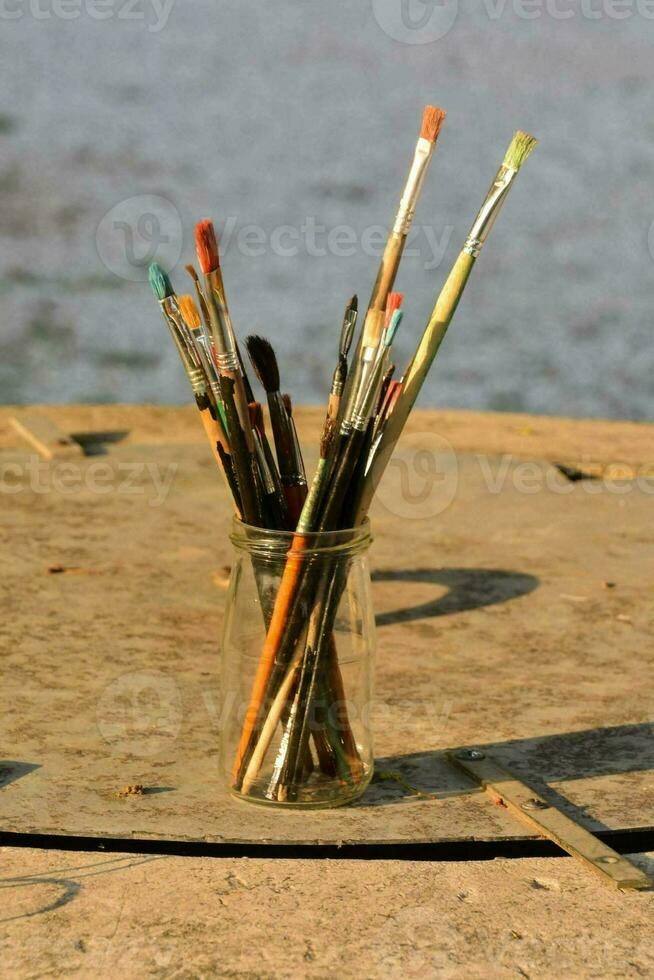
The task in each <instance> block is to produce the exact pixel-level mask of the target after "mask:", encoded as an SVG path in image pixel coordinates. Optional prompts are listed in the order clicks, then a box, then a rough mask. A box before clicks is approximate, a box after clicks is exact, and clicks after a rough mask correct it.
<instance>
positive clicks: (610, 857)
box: [597, 854, 620, 864]
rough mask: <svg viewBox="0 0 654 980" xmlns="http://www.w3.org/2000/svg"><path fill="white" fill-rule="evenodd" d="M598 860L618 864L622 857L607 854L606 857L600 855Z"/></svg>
mask: <svg viewBox="0 0 654 980" xmlns="http://www.w3.org/2000/svg"><path fill="white" fill-rule="evenodd" d="M597 860H598V862H599V863H600V864H617V863H618V861H619V860H620V858H618V857H614V855H613V854H607V855H606V857H598V859H597Z"/></svg>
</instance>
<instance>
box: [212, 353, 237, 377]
mask: <svg viewBox="0 0 654 980" xmlns="http://www.w3.org/2000/svg"><path fill="white" fill-rule="evenodd" d="M216 361H217V363H218V370H219V371H220V373H221V374H240V365H239V363H238V355H237V353H236V351H218V350H217V351H216Z"/></svg>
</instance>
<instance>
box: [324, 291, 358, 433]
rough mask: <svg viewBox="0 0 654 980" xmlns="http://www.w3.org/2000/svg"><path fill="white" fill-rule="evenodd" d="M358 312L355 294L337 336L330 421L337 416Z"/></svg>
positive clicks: (328, 409) (329, 408)
mask: <svg viewBox="0 0 654 980" xmlns="http://www.w3.org/2000/svg"><path fill="white" fill-rule="evenodd" d="M358 312H359V300H358V298H357V296H356V294H355V295H354V296H353V297H352V299H351V300H350V301H349V302H348V304H347V306H346V307H345V314H344V316H343V324H342V326H341V333H340V337H339V338H338V361H337V363H336V367H335V369H334V374H333V377H332V383H331V387H330V389H329V401H328V403H327V419H328V420H331V421H332V422H335V421H336V419H337V418H338V413H339V409H340V405H341V396H342V394H343V389H344V387H345V382H346V380H347V355H348V354H349V353H350V347H351V346H352V338H353V336H354V328H355V327H356V322H357V317H358Z"/></svg>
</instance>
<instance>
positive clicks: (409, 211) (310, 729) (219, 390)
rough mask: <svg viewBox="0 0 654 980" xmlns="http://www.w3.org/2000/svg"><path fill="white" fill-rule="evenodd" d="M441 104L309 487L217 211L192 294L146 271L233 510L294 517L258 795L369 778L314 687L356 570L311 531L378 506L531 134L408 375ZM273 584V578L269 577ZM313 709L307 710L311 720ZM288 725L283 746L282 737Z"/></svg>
mask: <svg viewBox="0 0 654 980" xmlns="http://www.w3.org/2000/svg"><path fill="white" fill-rule="evenodd" d="M444 118H445V113H444V112H443V111H442V110H441V109H438V108H435V107H433V106H427V107H426V109H425V111H424V114H423V120H422V127H421V131H420V136H419V138H418V141H417V144H416V147H415V151H414V156H413V159H412V163H411V166H410V169H409V175H408V177H407V181H406V184H405V187H404V190H403V193H402V195H401V199H400V204H399V207H398V210H397V214H396V217H395V220H394V222H393V225H392V228H391V231H390V234H389V237H388V241H387V244H386V247H385V249H384V253H383V256H382V259H381V262H380V267H379V270H378V274H377V278H376V280H375V284H374V288H373V290H372V295H371V298H370V302H369V304H368V307H367V309H366V311H365V315H364V316H363V317H362V328H361V331H360V335H359V338H358V341H357V344H356V348H355V351H354V354H353V355H352V357H351V358H350V348H351V345H352V341H353V337H354V332H355V327H356V323H357V316H358V303H357V297H356V296H353V297H352V299H351V300H350V301H349V302H348V303H347V305H346V308H345V314H344V318H343V322H342V326H341V330H340V337H339V339H338V350H337V352H336V351H335V354H336V365H335V368H334V373H333V380H332V384H331V389H330V391H329V395H328V399H327V410H326V417H325V422H324V427H323V432H322V436H321V442H320V459H319V463H318V467H317V470H316V473H315V476H314V478H313V480H312V482H311V485H310V487H309V488H308V487H307V480H306V475H305V470H304V464H303V460H302V453H301V451H300V446H299V442H298V438H297V433H296V430H295V424H294V421H293V414H292V407H291V404H290V399H289V397H288V396H287V395H285V394H283V393H282V386H281V379H280V372H279V367H278V364H277V359H276V356H275V353H274V350H273V348H272V346H271V344H270V342H269V341H268V340H266V339H264V338H263V337H260V336H250V337H248V338H247V339H246V342H245V344H246V348H247V352H248V355H249V358H250V361H251V363H252V366H253V368H254V372H255V374H256V376H257V378H258V379H259V381H260V382H261V384H262V386H263V388H264V390H265V392H266V397H267V403H268V413H269V417H270V427H271V432H272V443H273V445H274V452H273V449H272V446H271V443H270V442H269V440H268V437H267V434H266V431H265V427H264V421H263V411H262V407H261V405H260V404H259V403H258V402H256V401H255V400H254V395H253V393H252V388H251V386H250V383H249V381H248V376H247V372H246V370H245V367H244V362H243V358H242V356H241V352H240V350H239V346H238V343H237V341H236V337H235V333H234V329H233V326H232V321H231V317H230V314H229V309H228V305H227V299H226V294H225V287H224V282H223V277H222V272H221V268H220V262H219V254H218V246H217V241H216V236H215V233H214V229H213V225H212V224H211V222H210V221H203V222H201V223H200V224H199V225H198V226H197V229H196V239H197V254H198V260H199V264H200V267H201V270H202V273H203V279H201V278H200V277H199V276H198V275H197V274H196V273H195V271H194V269H193V267H192V266H187V269H188V270H189V271H190V273H191V275H192V277H193V279H194V282H195V291H196V294H197V299H198V305H199V311H198V308H197V307H196V305H195V302H194V300H193V298H192V297H191V296H180V297H177V296H176V295H175V293H174V291H173V289H172V286H171V284H170V281H169V279H168V277H167V276H166V274H165V273H164V272H163V271H162V270H161V269H160V268H159V267H158V266H153V267H152V268H151V270H150V280H151V284H152V287H153V290H154V292H155V295H156V296H157V299H158V300H159V302H160V304H161V308H162V311H163V314H164V318H165V320H166V323H167V325H168V327H169V329H170V332H171V334H172V336H173V340H174V342H175V344H176V346H177V349H178V351H179V354H180V357H181V360H182V364H183V366H184V369H185V371H186V373H187V376H188V379H189V382H190V384H191V388H192V390H193V393H194V395H195V399H196V402H197V405H198V409H199V410H200V413H201V417H202V421H203V424H204V427H205V431H206V433H207V436H208V438H209V441H210V443H211V447H212V450H213V452H214V455H215V457H216V460H217V462H218V464H219V466H220V468H221V469H222V470H223V473H224V476H225V480H226V483H227V486H228V488H229V492H230V494H231V496H232V499H233V502H234V508H235V511H236V514H237V516H238V517H239V518H240V519H241V520H242V521H243V522H244V523H245V524H249V525H254V526H256V527H261V528H271V529H276V530H284V531H290V532H294V533H293V536H292V545H291V547H290V549H289V552H288V557H287V559H286V561H285V564H284V567H283V570H282V571H281V583H280V585H279V589H278V590H277V593H276V595H275V596H274V597H273V598H272V599H270V598H266V599H265V601H264V596H263V594H262V601H261V607H262V611H263V615H264V619H265V628H266V640H265V643H264V647H263V650H262V652H261V659H260V662H259V665H258V668H257V670H256V672H255V676H254V677H253V679H252V690H251V695H250V704H249V708H248V711H247V713H246V716H245V722H244V724H243V729H242V732H241V738H240V745H239V747H238V751H237V754H236V758H235V759H234V765H233V781H234V782H233V785H234V789H235V790H236V791H237V792H240V793H242V794H243V795H247V793H248V791H249V789H250V787H251V786H252V784H253V782H254V781H255V780H256V779H257V778H259V775H260V773H261V771H262V768H263V767H264V766H266V765H267V766H268V767H269V770H270V772H271V773H272V775H271V778H270V780H269V788H268V796H269V798H271V799H273V800H278V801H289V802H292V801H293V800H295V799H296V798H297V796H298V794H299V793H300V791H301V788H302V785H303V783H304V782H305V781H307V780H311V779H314V778H316V776H315V773H314V766H313V764H312V751H311V746H310V741H311V739H312V738H313V743H314V745H315V749H316V754H317V759H318V768H319V769H322V771H323V772H325V773H329V774H330V775H332V776H333V775H334V772H336V774H337V776H338V778H341V779H342V780H344V781H347V780H353V779H356V777H357V767H358V766H359V761H358V757H357V746H356V742H355V740H354V738H353V736H352V732H351V730H350V727H349V724H348V723H347V718H345V721H344V722H343V719H342V718H341V724H339V726H337V729H336V728H335V727H334V726H329V725H322V726H321V725H320V724H318V723H317V722H316V720H315V719H316V713H315V712H313V711H312V708H313V707H314V702H315V701H316V699H323V702H324V699H325V698H327V700H329V697H330V696H331V697H339V696H342V681H341V677H340V671H339V664H338V651H337V650H336V647H335V643H334V637H333V625H334V617H335V613H336V609H337V606H338V602H339V599H340V596H341V593H342V591H343V588H344V585H345V578H346V572H345V571H341V572H338V573H333V572H332V573H330V572H329V571H326V570H325V568H324V567H322V566H315V565H314V564H313V563H312V562H309V561H306V560H304V559H303V550H306V547H307V545H306V542H307V535H310V534H313V533H315V532H329V531H335V530H338V529H343V528H348V527H355V526H357V525H358V524H360V522H362V521H363V520H364V519H365V517H366V514H367V512H368V509H369V506H370V503H371V500H372V497H373V495H374V492H375V488H376V486H377V484H378V482H379V479H380V477H381V475H382V473H383V471H384V468H385V466H386V464H387V463H388V460H389V458H390V456H391V453H392V451H393V448H394V446H395V444H396V442H397V439H398V437H399V435H400V432H401V431H402V428H403V426H404V423H405V422H406V419H407V417H408V415H409V412H410V410H411V408H412V406H413V404H414V402H415V399H416V397H417V395H418V392H419V390H420V387H421V385H422V383H423V381H424V379H425V377H426V374H427V371H428V369H429V366H430V364H431V362H432V360H433V358H434V357H435V355H436V352H437V351H438V348H439V346H440V343H441V341H442V339H443V336H444V334H445V331H446V330H447V327H448V325H449V322H450V320H451V318H452V315H453V313H454V310H455V309H456V306H457V304H458V302H459V299H460V297H461V295H462V293H463V290H464V288H465V285H466V282H467V280H468V277H469V275H470V271H471V269H472V266H473V265H474V262H475V260H476V258H477V256H478V255H479V253H480V251H481V248H482V246H483V244H484V242H485V240H486V238H487V236H488V233H489V231H490V229H491V227H492V225H493V222H494V220H495V218H496V216H497V214H498V212H499V210H500V208H501V206H502V204H503V202H504V200H505V198H506V196H507V193H508V191H509V188H510V187H511V185H512V183H513V181H514V179H515V176H516V174H517V173H518V171H519V169H520V167H521V165H522V163H523V162H524V161H525V159H526V158H527V156H528V155H529V153H530V152H531V150H532V148H533V146H534V144H535V142H536V141H535V139H534V138H533V137H531V136H529V135H528V134H526V133H522V132H518V133H516V134H515V136H514V137H513V140H512V141H511V143H510V145H509V148H508V150H507V152H506V155H505V157H504V161H503V163H502V165H501V166H500V168H499V170H498V172H497V174H496V177H495V179H494V181H493V183H492V184H491V187H490V190H489V192H488V194H487V196H486V198H485V200H484V202H483V204H482V207H481V209H480V210H479V212H478V214H477V217H476V218H475V220H474V222H473V225H472V228H471V230H470V234H469V235H468V237H467V238H466V240H465V243H464V245H463V249H462V251H461V253H460V255H459V257H458V258H457V260H456V262H455V264H454V266H453V268H452V270H451V272H450V274H449V276H448V278H447V280H446V283H445V286H444V287H443V289H442V291H441V293H440V295H439V296H438V298H437V301H436V304H435V306H434V310H433V312H432V315H431V317H430V319H429V321H428V323H427V326H426V328H425V331H424V334H423V336H422V338H421V340H420V342H419V344H418V347H417V350H416V353H415V355H414V357H413V359H412V360H411V362H410V364H409V365H408V367H407V369H406V371H405V373H404V375H403V376H402V377H401V378H399V379H393V373H394V365H393V363H392V358H391V351H392V343H393V339H394V337H395V335H396V332H397V330H398V327H399V326H400V323H401V321H402V317H403V311H402V309H401V305H402V300H403V297H402V295H401V294H400V293H397V292H393V291H392V290H393V285H394V281H395V277H396V274H397V271H398V267H399V264H400V259H401V257H402V251H403V248H404V244H405V242H406V238H407V235H408V233H409V230H410V227H411V222H412V219H413V215H414V212H415V207H416V203H417V199H418V196H419V193H420V190H421V187H422V185H423V182H424V177H425V174H426V171H427V167H428V164H429V161H430V159H431V156H432V155H433V151H434V148H435V145H436V141H437V138H438V135H439V132H440V129H441V126H442V123H443V120H444ZM262 589H263V586H262ZM309 718H311V723H310V724H309V722H308V719H309ZM280 731H281V732H282V733H283V737H282V738H281V741H280V742H279V744H278V747H277V751H276V753H275V758H274V759H273V758H269V756H271V755H273V753H272V751H271V744H272V741H273V737H274V736H275V734H276V733H277V735H279V732H280Z"/></svg>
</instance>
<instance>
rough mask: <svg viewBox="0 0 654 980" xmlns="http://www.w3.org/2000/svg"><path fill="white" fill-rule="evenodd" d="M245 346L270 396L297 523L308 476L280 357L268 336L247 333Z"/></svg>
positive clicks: (281, 462) (283, 477)
mask: <svg viewBox="0 0 654 980" xmlns="http://www.w3.org/2000/svg"><path fill="white" fill-rule="evenodd" d="M245 346H246V348H247V352H248V354H249V356H250V361H251V362H252V367H253V368H254V372H255V374H256V376H257V377H258V379H259V381H260V382H261V384H262V386H263V388H264V390H265V392H266V396H267V398H268V410H269V412H270V423H271V426H272V431H273V439H274V442H275V450H276V452H277V465H278V467H279V474H280V477H281V481H282V486H283V487H284V495H285V497H286V503H287V505H288V510H289V514H290V517H291V521H292V522H293V524H297V521H298V518H299V516H300V513H301V511H302V505H303V503H304V500H305V497H306V494H307V479H306V475H305V471H304V463H303V462H302V454H301V452H300V448H299V443H298V439H297V433H296V431H295V425H294V423H293V421H292V418H291V415H290V414H289V412H288V410H287V407H286V405H285V404H284V398H283V396H282V393H281V391H280V390H279V368H278V366H277V358H276V357H275V352H274V350H273V348H272V345H271V344H270V342H269V341H268V340H266V339H265V338H264V337H257V336H250V337H247V338H246V341H245Z"/></svg>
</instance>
